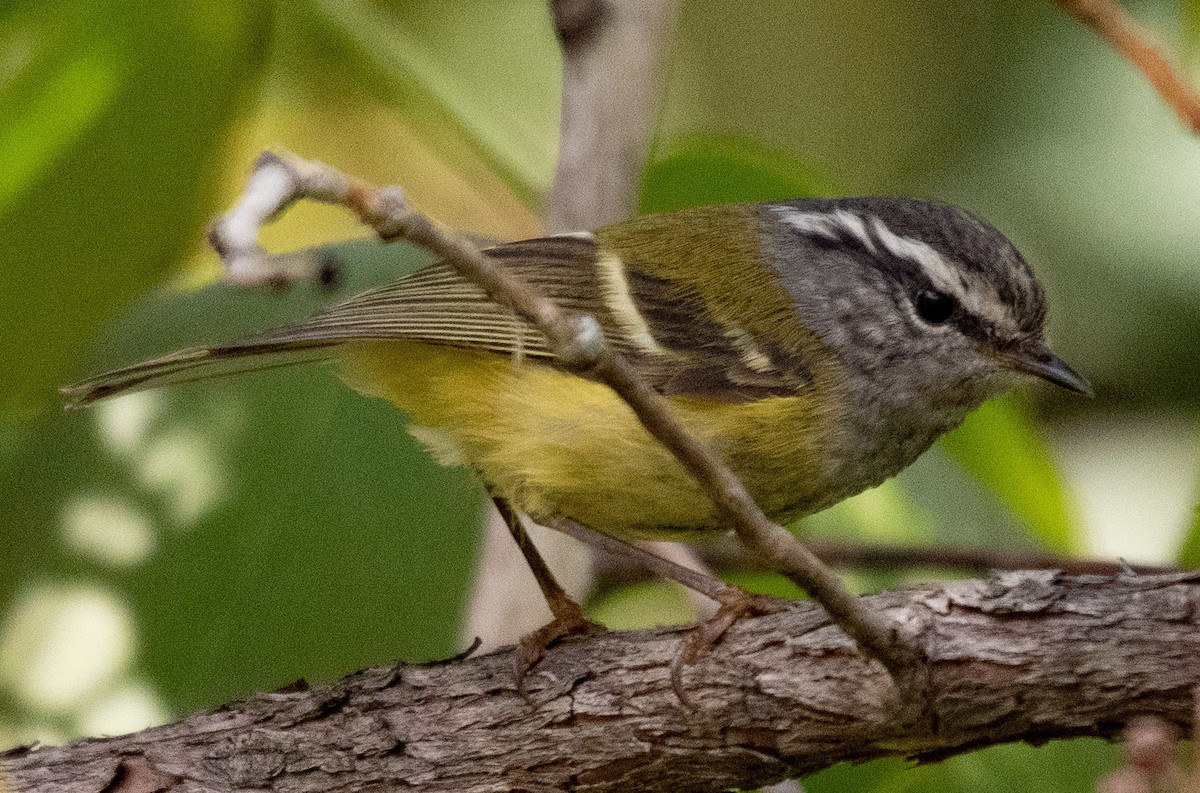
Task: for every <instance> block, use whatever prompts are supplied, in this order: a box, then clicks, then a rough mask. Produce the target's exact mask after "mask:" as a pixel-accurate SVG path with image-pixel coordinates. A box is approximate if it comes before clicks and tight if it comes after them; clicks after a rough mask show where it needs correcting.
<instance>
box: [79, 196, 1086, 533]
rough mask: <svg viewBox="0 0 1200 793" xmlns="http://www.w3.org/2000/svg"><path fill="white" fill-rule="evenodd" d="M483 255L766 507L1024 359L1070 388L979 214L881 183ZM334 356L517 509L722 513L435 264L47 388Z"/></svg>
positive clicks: (1027, 369) (924, 428) (806, 492)
mask: <svg viewBox="0 0 1200 793" xmlns="http://www.w3.org/2000/svg"><path fill="white" fill-rule="evenodd" d="M486 253H487V254H488V255H489V256H490V257H492V259H494V260H495V261H496V262H498V263H500V264H501V265H502V266H504V267H507V268H511V269H512V270H513V271H514V272H516V273H517V274H519V275H520V276H521V277H523V278H525V279H527V280H528V281H529V282H530V283H531V284H533V285H534V286H535V287H537V288H539V289H540V290H542V292H543V293H544V294H546V295H547V296H548V297H549V298H551V299H552V300H554V301H556V303H557V304H558V305H559V306H560V307H562V308H563V309H565V310H567V311H571V312H579V313H587V314H590V315H592V316H593V317H594V318H595V319H596V320H597V321H598V323H599V325H600V327H601V328H602V329H603V331H604V334H605V336H606V337H607V339H608V340H609V342H610V343H611V344H612V345H613V346H614V347H615V348H616V350H617V351H618V352H620V353H621V354H622V355H623V356H625V357H626V358H627V359H628V360H629V361H630V362H631V363H632V365H633V366H634V367H635V368H636V370H637V371H638V372H640V374H641V376H642V377H643V378H645V380H646V381H647V382H648V383H649V384H650V385H651V386H652V387H653V388H655V389H656V390H657V391H658V392H660V393H661V394H663V395H664V396H665V397H666V398H667V400H668V401H669V403H670V404H671V406H672V407H673V409H674V411H675V413H676V414H677V416H678V418H679V419H680V421H681V422H682V423H683V425H684V427H685V428H686V429H687V430H688V431H689V432H690V433H692V434H693V435H694V436H695V437H696V438H698V439H699V440H701V441H703V442H704V443H705V444H707V445H708V447H709V448H711V449H712V450H713V451H714V452H715V453H716V454H717V455H718V456H720V457H721V458H722V459H723V460H724V461H725V462H726V463H727V464H728V465H729V466H730V467H731V468H732V469H733V471H734V472H735V473H736V474H737V475H738V476H739V477H741V479H742V481H743V482H744V483H745V485H746V487H747V488H748V490H749V492H750V493H751V495H753V497H754V498H755V499H756V500H757V502H758V504H759V506H760V507H761V508H762V509H763V511H764V512H765V513H766V514H767V515H768V516H770V517H771V518H772V519H774V520H776V521H778V522H788V521H791V520H794V519H796V518H799V517H802V516H804V515H808V514H811V513H814V512H817V511H819V510H822V509H825V508H826V507H829V506H831V505H833V504H835V503H837V502H839V501H841V500H843V499H845V498H847V497H849V496H851V495H854V494H856V493H858V492H861V491H862V490H865V489H867V488H869V487H873V486H875V485H877V484H879V483H880V482H882V481H883V480H885V479H887V478H888V477H890V476H893V475H894V474H896V473H898V472H899V471H900V470H902V469H903V468H904V467H905V466H907V465H909V464H910V463H911V462H913V460H915V459H916V458H917V457H918V456H919V455H920V454H921V453H922V452H924V451H925V450H926V449H927V448H928V447H929V446H930V444H932V443H933V442H934V441H935V440H936V439H937V438H938V437H939V436H940V435H942V434H943V433H945V432H946V431H947V430H949V429H951V428H953V427H954V426H956V425H957V424H959V423H960V422H961V421H962V420H963V418H964V417H965V416H966V415H967V413H969V412H970V411H971V410H973V409H975V408H976V407H978V406H979V405H980V404H982V403H983V402H984V401H985V400H987V399H989V398H991V397H993V396H996V395H998V394H1000V393H1002V392H1004V391H1006V390H1008V389H1009V388H1011V387H1013V386H1015V385H1019V384H1021V383H1022V382H1023V381H1026V380H1029V379H1030V376H1033V377H1036V378H1041V379H1043V380H1046V381H1049V382H1051V383H1054V384H1056V385H1059V386H1062V387H1064V388H1067V389H1070V390H1072V391H1077V392H1082V393H1090V387H1089V385H1088V383H1087V381H1086V380H1084V378H1083V377H1081V376H1080V375H1079V374H1077V373H1076V372H1075V371H1074V370H1072V369H1071V368H1070V367H1069V366H1068V365H1067V364H1066V363H1064V362H1063V361H1062V360H1061V359H1060V358H1058V357H1057V356H1056V355H1054V354H1053V353H1052V352H1050V350H1049V349H1048V348H1047V347H1046V344H1045V341H1044V339H1043V325H1044V321H1045V316H1046V304H1045V298H1044V295H1043V291H1042V287H1041V285H1040V284H1039V283H1038V281H1037V279H1036V278H1035V276H1034V274H1033V272H1032V270H1031V269H1030V268H1029V265H1028V264H1027V263H1026V262H1025V260H1024V259H1023V258H1022V256H1021V254H1020V253H1019V252H1018V251H1017V250H1016V248H1015V247H1014V246H1013V245H1012V243H1010V242H1009V241H1008V239H1006V238H1005V237H1004V235H1003V234H1001V233H1000V232H999V231H997V230H996V229H995V228H994V227H993V226H991V225H990V224H988V223H987V222H985V221H984V220H982V219H980V218H978V217H976V216H975V215H973V214H971V213H969V212H966V211H964V210H962V209H958V208H956V207H953V206H948V205H945V204H940V203H934V202H929V201H920V200H914V199H905V198H844V199H797V200H791V201H771V202H764V203H753V204H731V205H723V206H715V207H703V208H696V209H688V210H683V211H678V212H672V213H667V214H662V215H651V216H646V217H641V218H637V219H634V220H630V221H626V222H623V223H618V224H616V225H612V226H608V227H605V228H601V229H599V230H597V231H595V232H592V233H574V234H561V235H556V236H550V237H544V238H540V239H532V240H525V241H521V242H512V243H506V244H501V245H497V246H495V247H493V248H489V249H487V251H486ZM325 359H335V360H336V361H338V362H339V363H340V364H341V371H342V373H343V376H344V378H345V379H346V380H347V382H348V383H349V384H350V385H351V386H352V387H354V388H356V389H358V390H359V391H361V392H362V393H364V394H369V395H372V396H378V397H382V398H384V399H387V400H389V401H391V402H392V403H394V404H395V405H396V406H397V407H399V408H401V409H402V410H404V411H405V412H406V413H408V414H409V417H410V419H411V424H410V431H411V432H412V434H413V435H414V436H415V437H416V438H417V439H419V440H420V441H421V442H422V443H423V444H424V445H425V446H426V447H427V448H428V449H429V450H430V452H431V453H432V454H433V455H434V457H435V458H437V459H438V460H439V461H440V462H442V463H445V464H453V465H465V466H469V467H471V468H473V469H475V470H476V471H478V472H479V474H480V476H481V477H482V479H483V480H484V482H485V483H486V484H487V486H488V488H489V490H490V491H491V492H492V493H493V494H494V495H496V496H498V497H499V498H502V499H504V500H506V501H507V502H509V503H511V504H512V505H513V506H515V507H516V508H518V509H519V510H521V511H523V512H525V513H526V514H528V515H530V516H532V517H534V518H535V519H536V518H538V517H545V516H555V515H558V516H565V517H569V518H572V519H574V520H575V521H578V522H580V523H583V524H586V525H588V526H591V527H593V528H596V529H599V530H601V531H604V532H607V533H611V534H614V535H616V536H618V537H621V538H625V539H630V538H654V539H687V538H689V537H692V536H695V535H700V534H705V533H712V532H719V531H722V530H725V529H726V528H728V527H727V526H725V525H724V524H723V522H722V518H721V516H720V514H719V513H718V512H717V510H716V508H715V507H714V506H713V504H712V502H711V501H710V499H709V498H708V497H707V496H706V495H705V494H704V492H702V491H701V489H700V488H699V486H698V485H697V484H696V482H695V481H694V480H693V478H692V477H691V475H690V474H689V473H688V472H687V471H686V470H685V469H684V468H683V467H682V466H681V465H680V464H679V463H678V462H677V461H676V460H675V458H674V457H673V456H672V455H671V453H670V452H669V451H667V450H666V449H665V448H664V447H663V446H661V445H660V444H659V443H658V442H657V441H656V440H655V439H654V438H652V437H651V436H650V435H649V434H648V433H647V432H646V430H645V429H644V428H643V427H642V425H641V424H640V423H639V422H638V420H637V418H636V417H635V416H634V414H633V412H632V411H631V410H630V409H629V407H628V406H627V405H626V404H625V403H624V402H623V401H622V400H621V399H620V398H619V397H617V395H616V394H615V393H614V392H612V391H611V390H610V389H609V388H608V387H607V386H605V385H603V384H601V383H599V382H596V381H593V380H589V379H588V378H587V377H586V376H581V375H580V374H577V373H572V372H569V371H567V370H566V369H565V368H563V367H561V366H559V365H557V364H556V361H555V358H554V355H553V353H552V352H551V351H550V350H549V348H548V347H547V345H546V343H545V341H544V339H543V338H542V337H541V335H540V334H539V333H538V332H537V331H536V330H535V329H534V328H533V327H532V326H531V325H529V324H527V323H526V322H525V321H523V320H522V319H520V318H519V317H517V316H515V315H514V314H513V313H512V312H511V311H510V310H508V309H506V308H504V307H502V306H500V305H499V304H497V303H494V302H492V301H491V300H490V299H488V298H487V297H486V296H485V294H484V293H483V291H482V290H480V289H479V288H478V287H476V286H475V285H474V284H472V283H470V282H468V281H466V280H465V279H463V278H462V277H460V276H459V275H458V274H457V273H456V272H455V270H454V269H453V268H452V267H451V266H450V265H449V264H447V263H445V262H441V263H436V264H433V265H431V266H429V267H426V268H424V269H422V270H420V271H418V272H416V273H414V274H412V275H409V276H407V277H405V278H401V279H399V280H397V281H395V282H393V283H391V284H388V285H386V286H383V287H380V288H377V289H374V290H371V291H368V292H365V293H363V294H360V295H358V296H356V297H351V298H349V299H347V300H344V301H342V302H339V303H337V304H335V305H332V306H330V307H328V308H326V309H324V310H323V311H320V312H319V313H317V314H315V315H313V316H311V317H310V318H308V319H305V320H303V321H300V322H296V323H294V324H290V325H286V326H284V327H280V328H277V329H274V330H268V331H266V332H263V333H260V334H257V335H254V336H251V337H248V338H244V339H241V340H239V341H235V342H231V343H228V344H223V345H220V346H214V347H202V348H192V349H186V350H182V351H179V352H176V353H172V354H170V355H167V356H164V357H161V358H156V359H153V360H150V361H146V362H144V363H140V364H136V365H134V366H131V367H128V368H125V369H120V370H117V371H114V372H111V373H109V374H104V375H101V376H99V377H96V378H93V379H91V380H87V381H85V382H82V383H79V384H77V385H74V386H70V387H68V388H66V389H64V391H65V392H66V393H67V394H69V395H71V396H72V397H73V398H74V402H73V404H74V405H79V406H81V405H87V404H89V403H92V402H95V401H96V400H99V399H103V398H106V397H110V396H114V395H117V394H122V393H125V392H128V391H133V390H137V389H143V388H150V387H155V386H159V385H163V384H167V383H173V382H179V381H186V380H196V379H201V378H205V379H207V378H209V377H211V376H212V375H214V374H217V373H222V372H234V371H245V370H251V369H261V368H268V367H274V366H278V365H281V364H285V363H291V362H297V363H298V362H303V361H312V360H325Z"/></svg>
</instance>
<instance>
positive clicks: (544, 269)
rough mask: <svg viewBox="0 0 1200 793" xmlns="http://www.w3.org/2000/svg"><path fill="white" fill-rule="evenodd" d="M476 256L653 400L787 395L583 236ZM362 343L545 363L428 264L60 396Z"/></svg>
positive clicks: (674, 288)
mask: <svg viewBox="0 0 1200 793" xmlns="http://www.w3.org/2000/svg"><path fill="white" fill-rule="evenodd" d="M486 252H487V254H488V255H489V256H490V257H492V258H493V259H495V260H497V261H498V262H499V263H500V264H501V265H502V266H504V267H507V268H511V269H512V270H513V271H514V272H516V273H517V274H518V275H520V276H522V277H523V278H525V279H527V280H528V281H529V282H530V283H531V284H532V285H534V286H535V287H537V288H538V289H540V290H541V291H542V292H543V293H544V294H545V295H546V296H547V297H549V298H550V299H551V300H553V301H555V303H557V304H558V305H559V306H560V307H562V308H563V309H565V310H567V311H571V312H578V313H587V314H591V315H592V316H594V317H595V318H596V319H597V320H598V321H599V323H600V326H601V328H602V329H603V331H604V334H605V336H606V338H607V339H608V340H609V342H610V343H611V344H612V345H613V346H614V347H615V348H616V349H617V350H618V351H620V352H621V353H622V354H623V355H625V356H626V357H628V358H629V360H630V361H631V362H632V363H633V364H634V366H635V367H636V368H637V369H638V370H639V371H640V373H641V374H642V376H644V377H645V378H647V380H648V381H649V382H650V384H651V385H652V386H653V387H655V388H656V389H658V390H659V391H661V392H662V393H664V394H687V395H692V396H699V397H705V398H710V399H716V400H720V401H727V402H741V401H748V400H753V399H760V398H763V397H768V396H780V395H793V394H795V393H796V392H797V390H798V389H799V388H801V387H802V386H803V385H804V378H803V375H802V373H798V370H797V368H796V367H795V366H791V365H788V364H786V363H785V362H783V358H782V357H781V356H779V355H777V354H776V353H775V351H773V350H772V349H771V348H770V345H768V344H765V343H764V342H762V341H761V340H756V339H753V338H751V337H750V336H749V335H748V334H746V333H744V332H743V331H741V330H739V329H736V328H735V329H729V328H725V327H722V326H721V325H720V324H719V323H717V322H716V321H715V320H713V319H712V317H711V316H710V314H709V312H708V310H707V308H706V306H705V303H704V301H703V299H702V298H701V297H700V296H699V295H698V294H696V293H695V292H693V291H691V290H689V289H688V288H687V287H686V286H682V285H679V284H678V283H674V282H671V281H667V280H665V279H662V278H659V277H657V276H655V275H653V274H652V272H650V271H649V270H648V269H647V268H643V267H639V266H637V265H636V263H635V264H632V265H630V264H626V263H624V262H622V261H621V260H620V259H619V258H618V257H616V256H613V255H609V254H607V253H605V252H604V251H602V250H600V249H599V248H598V247H597V245H596V242H595V240H594V238H593V237H592V236H591V235H588V234H577V235H576V234H569V235H559V236H554V237H543V238H540V239H533V240H525V241H522V242H514V243H507V244H504V245H499V246H496V247H494V248H489V249H488V250H487V251H486ZM363 339H411V340H415V341H423V342H429V343H432V344H445V345H451V346H457V347H465V348H471V349H481V350H488V351H491V352H495V353H498V354H505V355H523V356H529V357H532V358H537V359H542V360H544V361H546V362H547V363H550V364H553V362H554V361H553V358H554V355H553V353H552V352H551V351H550V349H549V348H548V347H547V345H546V341H545V339H544V338H543V337H542V335H541V333H539V332H538V331H537V330H536V329H535V328H534V327H532V326H531V325H529V324H528V323H527V322H525V321H524V320H522V319H521V318H519V317H518V316H516V315H515V314H514V313H513V312H512V311H511V310H509V309H508V308H505V307H504V306H501V305H499V304H497V303H496V302H494V301H492V300H491V299H490V298H488V297H487V295H486V294H484V292H483V290H481V289H480V288H479V287H477V286H475V285H474V284H473V283H471V282H469V281H467V280H466V279H464V278H462V277H461V276H459V275H458V274H457V273H456V272H455V271H454V269H453V267H451V266H450V265H448V264H446V263H445V262H439V263H437V264H433V265H431V266H429V267H426V268H424V269H422V270H419V271H418V272H416V273H413V274H412V275H410V276H407V277H405V278H402V279H399V280H397V281H395V282H393V283H391V284H388V285H386V286H382V287H379V288H376V289H372V290H370V291H368V292H364V293H362V294H360V295H357V296H355V297H351V298H348V299H346V300H343V301H341V302H339V303H335V304H334V305H332V306H330V307H328V308H326V309H324V310H322V311H320V312H318V313H316V314H314V315H313V316H311V317H309V318H307V319H304V320H301V321H299V322H295V323H292V324H289V325H284V326H281V327H279V328H275V329H273V330H268V331H265V332H263V333H259V334H256V335H253V336H250V337H247V338H244V339H241V340H238V341H234V342H231V343H228V344H223V345H220V346H214V347H196V348H189V349H185V350H180V351H178V352H174V353H171V354H169V355H165V356H162V357H160V358H155V359H152V360H148V361H144V362H142V363H138V364H135V365H133V366H130V367H126V368H123V369H119V370H116V371H113V372H109V373H107V374H103V375H100V376H98V377H95V378H92V379H90V380H87V381H84V382H82V383H78V384H76V385H72V386H68V387H66V388H64V389H63V392H64V393H66V394H67V395H69V396H71V397H72V398H73V400H72V403H71V404H72V406H83V405H87V404H90V403H91V402H95V401H96V400H98V399H103V398H106V397H109V396H114V395H117V394H121V393H125V392H128V391H134V390H142V389H146V388H155V387H158V386H161V385H167V384H170V383H177V382H186V381H192V380H201V379H208V378H211V377H217V376H222V375H225V374H232V373H235V372H240V371H250V370H257V369H266V368H272V367H276V366H287V365H290V364H294V363H305V362H310V361H315V360H327V359H330V358H335V357H336V355H337V350H336V347H337V345H339V344H341V343H343V342H347V341H353V340H363Z"/></svg>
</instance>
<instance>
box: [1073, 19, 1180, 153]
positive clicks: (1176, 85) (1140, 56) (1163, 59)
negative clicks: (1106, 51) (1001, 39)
mask: <svg viewBox="0 0 1200 793" xmlns="http://www.w3.org/2000/svg"><path fill="white" fill-rule="evenodd" d="M1054 2H1055V4H1056V5H1058V7H1059V8H1061V9H1062V10H1063V11H1066V12H1067V13H1068V14H1070V15H1071V16H1072V17H1074V18H1075V19H1076V20H1078V21H1079V22H1080V23H1082V24H1084V25H1086V26H1087V27H1089V28H1091V29H1092V30H1093V31H1095V33H1096V35H1097V36H1099V37H1100V38H1102V39H1104V40H1105V41H1106V42H1108V44H1109V46H1111V47H1112V48H1113V49H1114V50H1116V51H1117V52H1118V53H1119V54H1120V55H1121V56H1122V57H1124V58H1125V60H1127V61H1129V62H1130V63H1131V64H1133V65H1134V67H1135V68H1137V69H1138V71H1140V72H1141V73H1142V74H1143V75H1145V76H1146V79H1147V80H1149V81H1150V84H1151V85H1152V86H1154V90H1156V91H1158V94H1159V96H1161V97H1162V98H1163V101H1165V102H1166V103H1167V104H1168V105H1170V106H1171V109H1172V110H1174V111H1175V115H1177V116H1179V118H1180V119H1181V120H1182V121H1183V123H1185V124H1187V125H1188V127H1189V128H1190V129H1191V130H1192V132H1197V133H1200V95H1197V93H1196V90H1195V89H1194V88H1192V86H1191V85H1189V84H1188V82H1187V81H1186V80H1185V79H1184V78H1183V77H1182V76H1181V74H1180V70H1179V69H1178V67H1176V66H1175V65H1173V64H1172V63H1171V61H1170V59H1168V58H1167V56H1165V55H1163V53H1162V52H1161V51H1160V50H1159V49H1158V48H1157V47H1156V46H1155V45H1154V44H1152V43H1151V40H1152V38H1153V36H1151V34H1150V31H1148V30H1146V28H1145V27H1143V26H1142V24H1141V23H1139V22H1138V21H1137V20H1136V19H1134V18H1133V17H1132V16H1130V14H1129V12H1128V11H1126V10H1125V9H1124V8H1122V7H1121V6H1120V5H1118V4H1117V3H1116V2H1115V0H1054Z"/></svg>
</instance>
